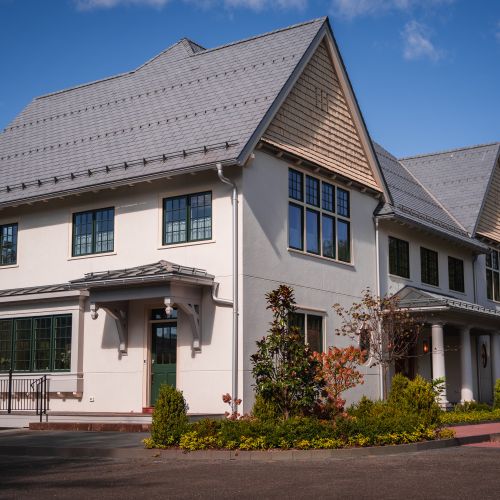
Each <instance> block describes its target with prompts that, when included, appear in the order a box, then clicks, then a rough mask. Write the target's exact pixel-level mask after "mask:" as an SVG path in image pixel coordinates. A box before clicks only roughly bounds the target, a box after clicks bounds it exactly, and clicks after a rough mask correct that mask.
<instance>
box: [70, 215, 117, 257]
mask: <svg viewBox="0 0 500 500" xmlns="http://www.w3.org/2000/svg"><path fill="white" fill-rule="evenodd" d="M114 238H115V209H114V208H102V209H99V210H88V211H86V212H78V213H75V214H73V252H72V255H73V257H79V256H80V255H91V254H97V253H107V252H112V251H113V250H114Z"/></svg>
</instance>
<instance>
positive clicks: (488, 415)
mask: <svg viewBox="0 0 500 500" xmlns="http://www.w3.org/2000/svg"><path fill="white" fill-rule="evenodd" d="M491 420H500V409H499V410H488V411H469V412H460V411H457V412H455V411H448V412H443V414H442V415H441V422H442V423H443V424H445V425H452V424H470V423H476V422H487V421H491Z"/></svg>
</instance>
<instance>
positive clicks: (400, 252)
mask: <svg viewBox="0 0 500 500" xmlns="http://www.w3.org/2000/svg"><path fill="white" fill-rule="evenodd" d="M389 273H390V274H393V275H395V276H401V277H402V278H409V277H410V245H409V243H408V242H407V241H404V240H400V239H398V238H394V237H392V236H389Z"/></svg>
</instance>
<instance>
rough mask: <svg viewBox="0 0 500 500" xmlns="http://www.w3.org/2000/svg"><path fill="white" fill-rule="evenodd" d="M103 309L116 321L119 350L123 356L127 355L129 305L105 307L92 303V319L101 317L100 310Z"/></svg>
mask: <svg viewBox="0 0 500 500" xmlns="http://www.w3.org/2000/svg"><path fill="white" fill-rule="evenodd" d="M99 309H102V310H103V311H105V312H106V313H108V314H109V315H110V316H111V317H112V318H113V319H114V320H115V324H116V331H117V333H118V340H119V347H118V350H119V352H120V354H121V355H122V356H126V355H127V349H128V307H127V305H120V306H115V305H111V304H109V305H105V304H96V303H95V302H91V303H90V317H91V318H92V319H97V318H98V317H99V314H98V312H97V311H98V310H99Z"/></svg>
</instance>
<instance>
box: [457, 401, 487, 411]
mask: <svg viewBox="0 0 500 500" xmlns="http://www.w3.org/2000/svg"><path fill="white" fill-rule="evenodd" d="M453 411H456V412H458V413H468V412H471V411H491V407H490V406H489V405H487V404H486V403H478V402H476V401H464V402H463V403H459V404H457V405H455V407H454V408H453Z"/></svg>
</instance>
